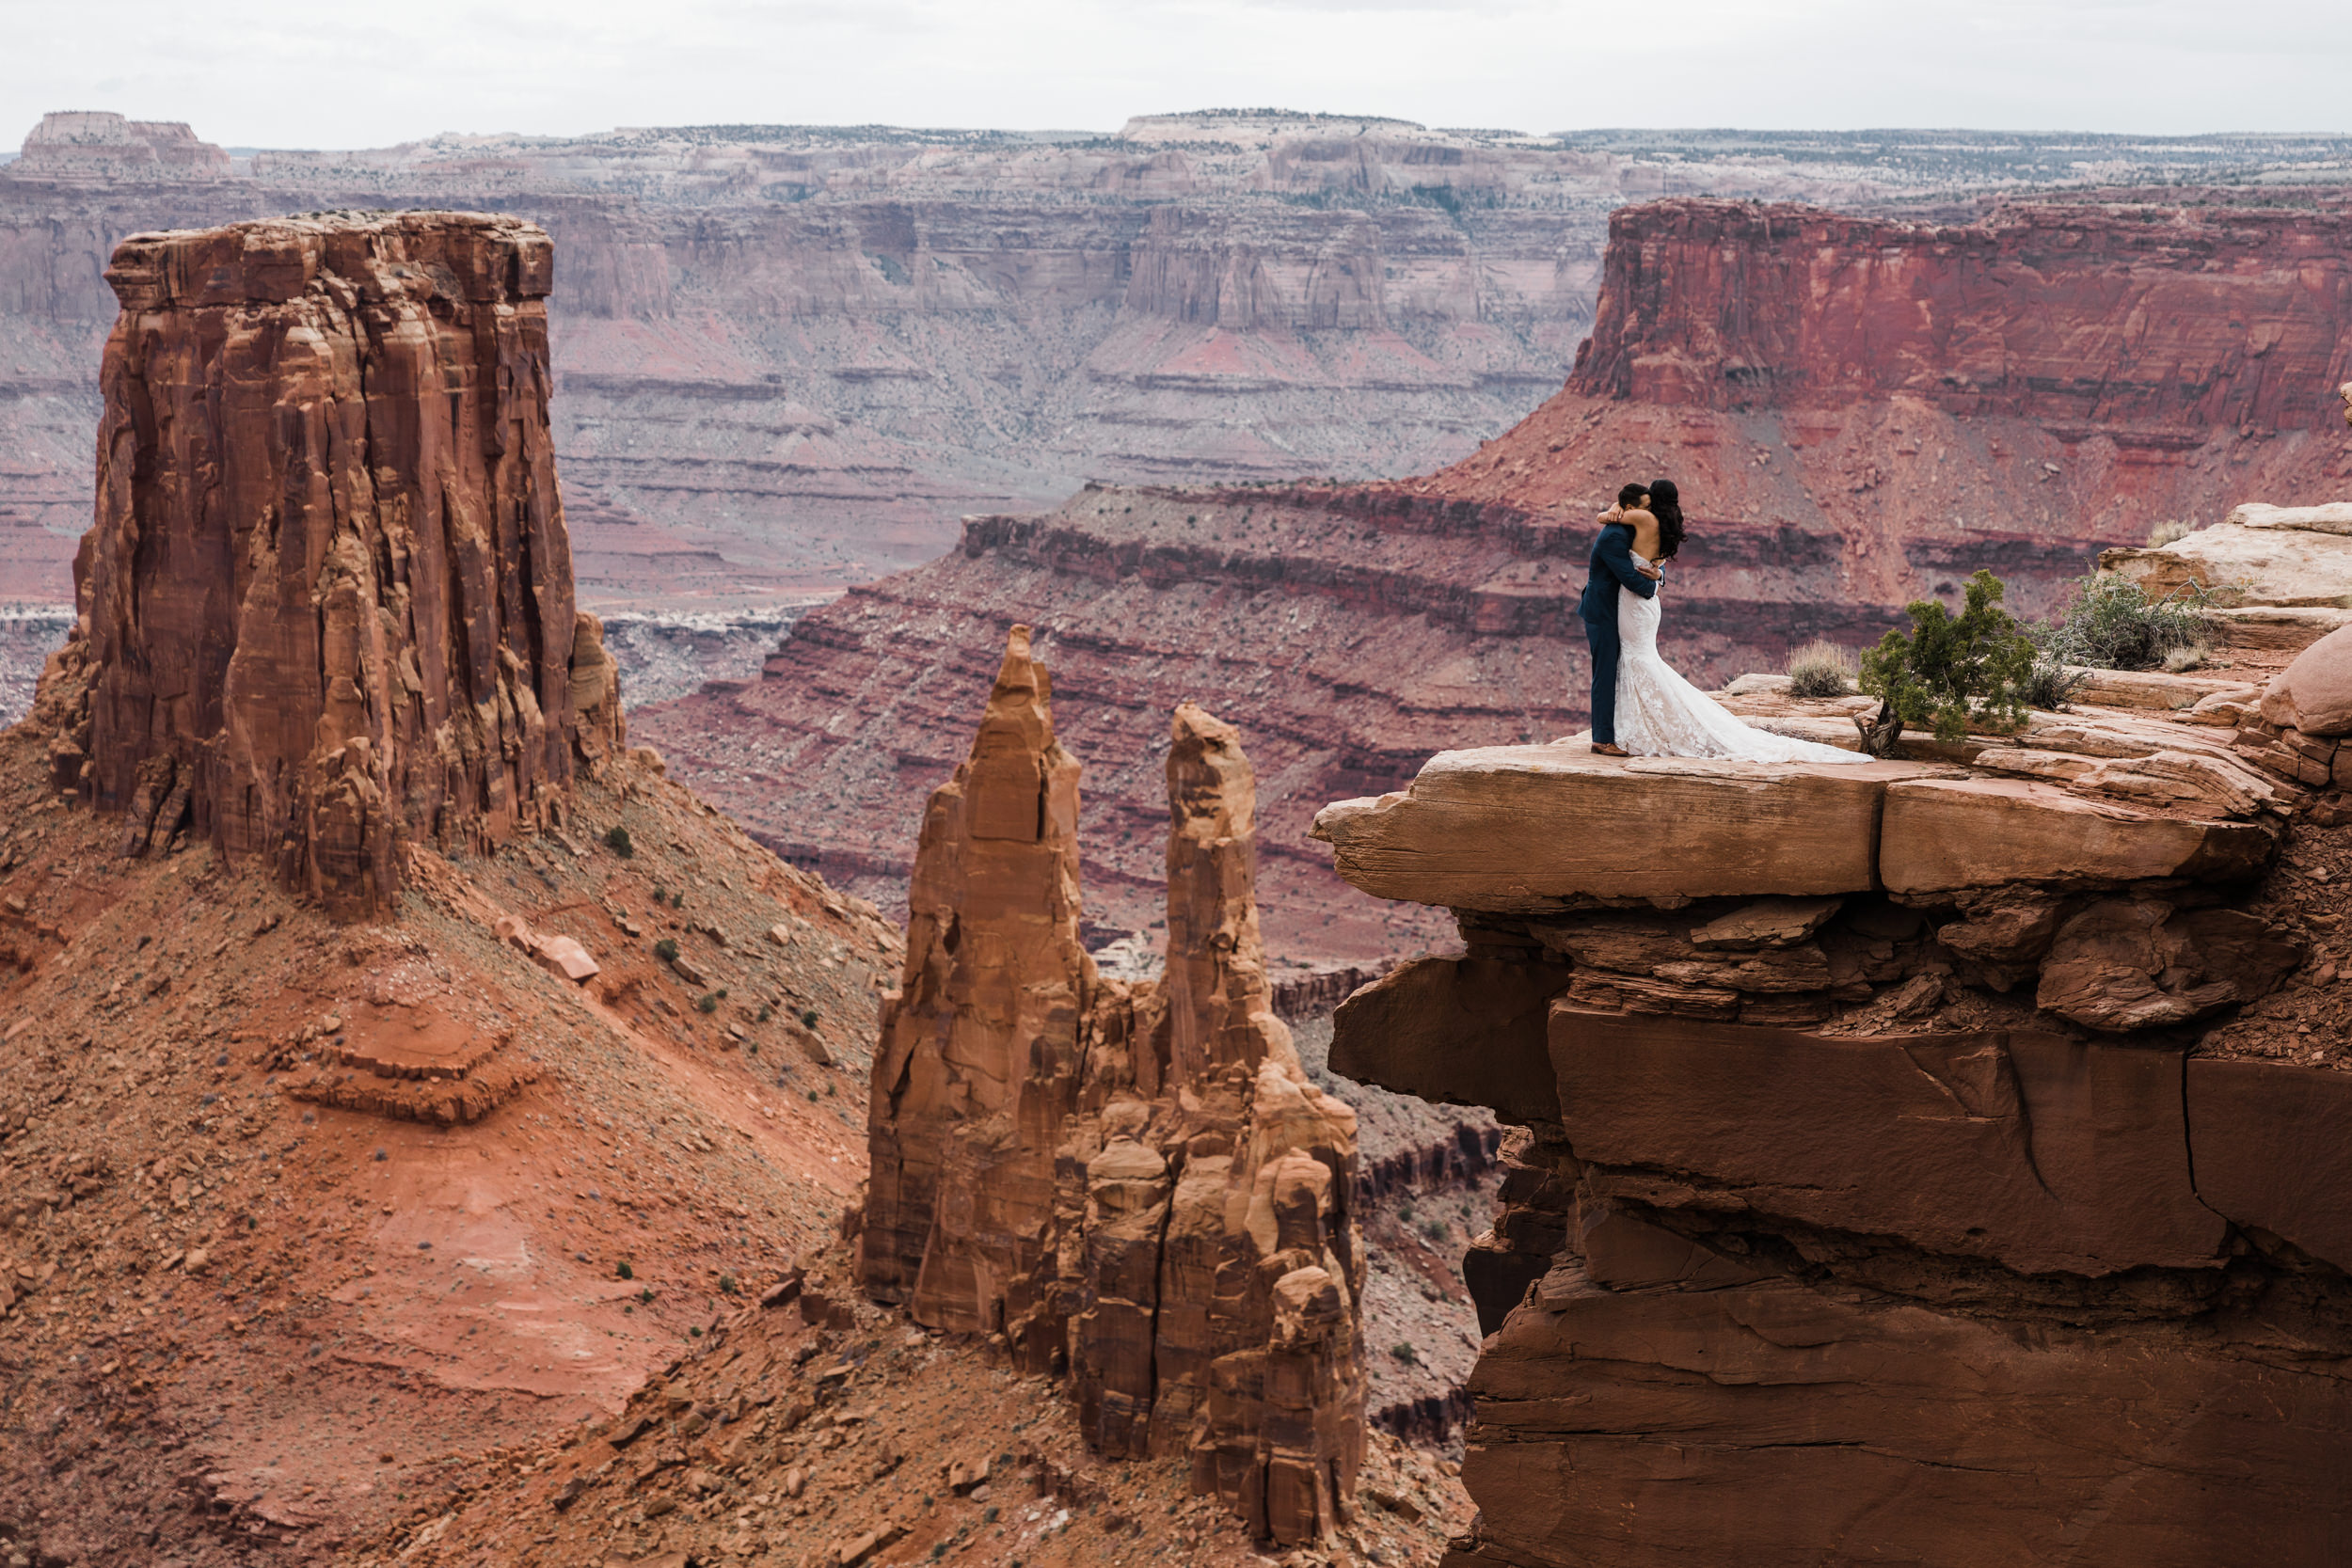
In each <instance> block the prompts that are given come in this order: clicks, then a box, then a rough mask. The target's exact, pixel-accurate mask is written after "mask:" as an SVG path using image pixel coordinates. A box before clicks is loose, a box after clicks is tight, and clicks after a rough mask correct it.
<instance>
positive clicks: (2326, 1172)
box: [2183, 1056, 2352, 1270]
mask: <svg viewBox="0 0 2352 1568" xmlns="http://www.w3.org/2000/svg"><path fill="white" fill-rule="evenodd" d="M2183 1098H2184V1099H2185V1101H2186V1103H2187V1107H2188V1136H2189V1147H2190V1148H2191V1150H2192V1151H2193V1152H2194V1153H2195V1155H2196V1160H2197V1195H2198V1196H2200V1197H2201V1198H2202V1199H2204V1200H2205V1202H2207V1203H2209V1204H2211V1205H2212V1206H2213V1207H2214V1209H2215V1210H2216V1211H2217V1212H2220V1213H2223V1214H2226V1215H2228V1216H2229V1217H2230V1219H2232V1220H2233V1221H2234V1222H2235V1223H2237V1224H2239V1225H2245V1226H2255V1227H2260V1228H2262V1229H2263V1230H2266V1231H2268V1232H2269V1233H2271V1234H2272V1235H2274V1236H2278V1237H2280V1238H2281V1239H2282V1240H2285V1241H2288V1242H2292V1243H2294V1244H2295V1245H2296V1246H2298V1247H2300V1248H2302V1249H2303V1250H2304V1251H2305V1252H2308V1253H2310V1254H2311V1255H2312V1257H2314V1258H2322V1259H2327V1260H2328V1262H2330V1263H2333V1264H2334V1265H2335V1266H2336V1267H2338V1268H2339V1269H2345V1270H2352V1144H2348V1143H2347V1142H2346V1141H2345V1139H2344V1126H2345V1123H2346V1119H2347V1117H2352V1076H2347V1075H2346V1074H2344V1073H2343V1072H2339V1071H2334V1070H2330V1069H2321V1068H2303V1067H2289V1066H2286V1065H2284V1064H2281V1063H2277V1062H2258V1061H2226V1060H2221V1059H2217V1058H2215V1057H2211V1056H2192V1057H2190V1058H2189V1061H2188V1080H2187V1084H2186V1085H2185V1091H2184V1096H2183Z"/></svg>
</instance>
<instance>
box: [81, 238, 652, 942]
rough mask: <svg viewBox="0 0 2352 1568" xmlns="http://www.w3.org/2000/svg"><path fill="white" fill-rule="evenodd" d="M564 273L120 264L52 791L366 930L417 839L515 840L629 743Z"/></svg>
mask: <svg viewBox="0 0 2352 1568" xmlns="http://www.w3.org/2000/svg"><path fill="white" fill-rule="evenodd" d="M552 260H553V258H552V253H551V250H550V248H549V245H548V239H547V236H546V234H544V233H543V232H542V231H540V230H538V229H537V228H535V227H534V226H532V225H531V224H527V223H521V222H517V221H516V220H513V219H509V218H501V217H485V216H479V215H474V214H452V213H406V214H396V215H379V216H363V215H335V216H325V217H315V218H298V219H273V220H268V221H263V222H256V223H244V224H235V225H231V226H230V227H227V228H223V229H215V230H199V231H189V232H183V233H169V234H143V235H137V236H134V237H133V238H132V239H130V240H127V241H125V242H124V243H123V245H121V247H120V248H119V250H118V251H117V252H116V254H115V259H114V263H113V265H112V266H111V267H110V268H109V269H108V271H107V275H106V276H107V280H108V282H109V283H111V284H112V285H113V287H114V290H115V293H116V295H117V297H118V298H119V301H120V303H121V315H120V318H119V320H118V321H117V323H116V325H115V328H114V331H113V333H112V335H111V336H110V337H109V338H108V339H107V341H106V351H105V359H104V365H103V371H102V372H101V384H102V388H103V396H104V403H105V412H104V417H103V422H102V424H101V426H100V430H99V448H98V506H97V517H96V522H95V525H94V526H93V527H92V529H91V531H90V532H89V533H88V535H87V537H86V538H85V539H84V541H83V544H82V547H81V551H80V554H79V556H78V557H77V558H76V561H75V563H74V584H75V594H76V597H77V600H78V605H77V611H78V616H79V625H78V626H77V628H76V632H75V634H74V636H73V638H72V641H70V643H69V645H68V647H67V648H66V650H65V652H64V653H63V654H62V655H61V656H60V658H59V663H58V666H57V668H56V672H55V673H56V675H57V676H59V677H60V678H59V679H58V680H57V681H56V682H55V683H53V684H54V685H55V686H56V691H55V693H54V694H53V696H52V697H51V698H50V699H49V700H48V701H49V704H50V706H49V711H48V712H47V714H46V718H47V719H48V720H49V721H50V723H51V727H52V728H53V729H54V730H56V732H57V733H58V739H57V740H56V743H55V746H54V749H53V763H54V770H55V777H56V783H57V784H58V785H59V786H60V787H61V788H65V789H71V790H75V791H77V792H79V793H80V794H81V795H82V796H83V797H84V798H85V799H86V800H87V802H88V803H90V804H92V805H94V806H95V807H96V808H97V809H98V810H100V811H102V812H106V813H119V814H122V815H123V816H125V819H126V820H125V823H124V828H123V841H122V847H123V849H124V852H126V853H129V854H138V853H143V852H144V851H145V850H146V848H147V847H148V846H149V845H150V844H157V845H160V844H163V843H166V842H167V841H168V840H169V839H170V838H171V836H172V835H173V833H175V832H179V831H180V830H181V829H182V828H183V827H185V828H186V829H187V830H189V831H190V832H192V833H193V834H194V835H195V836H197V837H199V838H205V839H209V840H211V841H212V842H213V843H215V844H216V845H218V846H219V847H221V848H222V849H224V850H226V851H228V852H230V853H231V854H234V855H252V856H260V857H262V858H264V859H265V860H267V861H269V862H270V863H273V864H274V865H275V866H276V868H277V870H278V874H279V876H280V877H281V878H282V879H284V881H285V882H286V883H287V884H288V885H289V886H292V887H297V888H304V889H307V890H309V891H310V893H312V894H314V895H317V896H319V897H320V898H322V899H323V900H324V901H325V903H326V906H327V908H328V909H329V911H332V912H335V913H337V914H339V915H344V916H351V917H358V916H363V915H367V914H370V913H373V912H377V911H382V910H383V909H385V908H386V907H387V906H388V904H389V899H390V897H391V895H392V893H393V890H394V889H395V887H396V886H397V884H398V881H399V865H398V861H397V847H398V846H399V845H400V843H401V842H402V841H403V840H404V839H417V840H431V841H436V842H438V843H441V844H444V845H447V844H485V843H496V842H499V841H501V840H503V839H505V838H507V837H508V836H510V835H511V834H512V833H514V832H516V830H517V829H521V828H525V827H529V826H532V825H534V824H537V823H540V822H543V821H546V820H548V819H549V818H550V817H552V816H556V815H558V814H560V813H561V811H562V810H563V804H562V801H563V792H564V788H565V786H566V785H567V784H569V782H570V781H571V779H572V776H573V768H574V763H575V753H576V752H578V753H579V754H580V755H581V756H585V757H588V758H590V759H591V760H593V759H595V758H597V757H601V756H603V755H606V754H609V753H610V752H612V750H613V749H615V748H617V747H618V745H619V744H620V740H621V728H620V717H619V705H618V701H617V693H616V691H615V689H614V682H613V673H612V664H611V661H610V660H609V659H608V658H607V657H606V656H605V655H604V653H603V650H602V648H601V646H600V644H599V641H598V638H597V637H596V633H595V629H594V626H593V623H592V622H589V621H588V620H587V618H585V617H579V616H577V615H576V612H575V610H574V608H573V602H572V569H571V554H570V546H569V544H568V542H567V539H566V536H565V533H564V514H563V505H562V501H561V499H560V498H559V496H558V492H557V485H556V477H555V467H554V455H553V449H552V447H551V445H550V442H549V438H548V412H547V401H548V386H549V376H548V340H547V310H546V305H545V299H546V295H547V293H548V286H549V281H550V278H551V276H552ZM583 633H584V635H583Z"/></svg>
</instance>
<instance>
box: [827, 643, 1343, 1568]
mask: <svg viewBox="0 0 2352 1568" xmlns="http://www.w3.org/2000/svg"><path fill="white" fill-rule="evenodd" d="M1050 692H1051V686H1050V682H1049V680H1048V678H1047V675H1046V673H1045V671H1044V669H1043V668H1042V667H1041V666H1040V665H1039V664H1038V663H1037V662H1036V661H1035V660H1034V659H1033V658H1032V657H1031V655H1030V650H1029V633H1028V629H1027V628H1026V627H1021V626H1016V627H1015V628H1013V631H1012V635H1011V638H1010V641H1009V645H1008V647H1007V651H1006V656H1005V662H1004V665H1003V668H1002V670H1001V671H1000V673H999V674H998V677H997V682H996V687H995V689H994V691H993V693H992V695H991V696H990V699H989V704H988V709H987V712H986V715H985V716H984V717H983V719H982V721H981V723H980V730H979V734H978V736H977V738H976V740H975V741H974V744H973V750H972V755H971V757H970V758H969V759H968V760H967V761H966V762H965V763H964V764H963V765H962V766H961V768H958V769H957V772H956V775H955V777H954V778H953V779H952V780H950V781H949V782H948V783H947V784H944V785H942V786H941V787H940V789H939V790H938V791H937V792H936V793H935V794H934V795H933V796H932V798H931V802H930V810H929V812H928V813H927V814H926V816H925V819H924V824H923V832H922V847H921V848H920V850H919V852H918V854H917V856H916V861H915V869H914V891H913V893H912V895H911V897H910V905H911V921H910V926H909V932H908V949H907V968H906V974H905V979H904V984H903V986H902V989H901V990H900V991H899V993H898V995H897V996H895V997H893V998H892V999H891V1000H890V1001H889V1002H887V1003H886V1004H885V1006H884V1008H883V1022H882V1052H881V1053H879V1054H878V1055H877V1057H876V1060H875V1078H874V1086H873V1095H872V1099H871V1101H870V1104H871V1112H870V1116H871V1123H870V1132H869V1141H870V1146H871V1148H872V1154H873V1182H872V1187H871V1190H870V1196H869V1197H868V1200H867V1204H866V1228H865V1237H864V1243H863V1244H864V1261H863V1267H864V1271H865V1278H866V1288H867V1289H868V1290H869V1291H871V1292H873V1293H874V1294H876V1295H877V1296H880V1297H882V1298H883V1299H885V1300H891V1301H899V1302H905V1303H907V1304H908V1306H909V1307H910V1308H911V1309H912V1311H913V1312H914V1316H915V1317H916V1319H917V1320H918V1321H921V1322H923V1323H930V1324H931V1325H933V1326H935V1327H940V1328H946V1329H951V1330H959V1331H964V1332H981V1333H990V1334H999V1335H1002V1336H1003V1337H1004V1342H1005V1344H1006V1346H1007V1348H1008V1350H1009V1353H1010V1354H1012V1355H1013V1356H1014V1357H1015V1359H1016V1360H1017V1361H1018V1362H1019V1363H1020V1364H1022V1365H1024V1366H1025V1367H1026V1368H1028V1369H1030V1370H1036V1371H1053V1372H1059V1373H1063V1374H1065V1375H1066V1376H1067V1377H1068V1378H1069V1380H1070V1383H1071V1385H1072V1387H1073V1393H1074V1394H1075V1397H1076V1398H1077V1401H1078V1405H1079V1415H1080V1421H1081V1425H1082V1427H1083V1429H1084V1431H1085V1432H1086V1433H1087V1437H1088V1440H1089V1442H1090V1443H1091V1444H1093V1446H1094V1447H1095V1448H1096V1449H1099V1450H1101V1451H1104V1452H1105V1453H1110V1454H1116V1455H1124V1456H1134V1457H1141V1456H1144V1455H1148V1454H1163V1455H1178V1454H1181V1455H1184V1457H1185V1458H1186V1459H1187V1460H1188V1461H1189V1463H1190V1465H1191V1467H1192V1476H1193V1484H1194V1486H1195V1488H1196V1489H1197V1490H1199V1491H1200V1492H1203V1493H1209V1492H1214V1493H1216V1494H1217V1495H1218V1496H1219V1497H1222V1498H1223V1499H1224V1500H1225V1501H1226V1503H1227V1504H1228V1505H1229V1506H1230V1507H1232V1509H1233V1510H1234V1512H1235V1513H1238V1514H1239V1515H1240V1516H1241V1517H1242V1518H1243V1520H1244V1521H1245V1522H1246V1523H1247V1524H1248V1527H1249V1528H1250V1529H1251V1530H1252V1532H1253V1533H1254V1534H1256V1535H1258V1536H1259V1537H1261V1538H1264V1539H1271V1540H1274V1541H1276V1542H1279V1543H1284V1544H1295V1543H1300V1542H1306V1541H1311V1540H1313V1539H1315V1538H1316V1537H1317V1536H1319V1535H1320V1534H1321V1533H1322V1532H1324V1531H1325V1530H1327V1529H1328V1528H1331V1527H1333V1526H1334V1525H1336V1524H1337V1523H1338V1522H1339V1521H1340V1520H1341V1519H1342V1518H1343V1517H1344V1515H1345V1511H1346V1509H1347V1508H1348V1506H1349V1498H1350V1497H1351V1496H1352V1493H1353V1490H1354V1482H1355V1474H1356V1470H1357V1467H1358V1465H1359V1463H1360V1461H1361V1457H1362V1449H1363V1378H1362V1356H1363V1346H1362V1326H1361V1321H1360V1318H1359V1313H1358V1310H1357V1304H1358V1301H1359V1295H1360V1292H1361V1290H1362V1285H1363V1256H1362V1245H1361V1241H1360V1238H1359V1236H1358V1234H1357V1230H1356V1225H1355V1221H1354V1218H1353V1215H1352V1213H1351V1207H1350V1206H1351V1201H1352V1196H1353V1191H1354V1186H1355V1176H1356V1124H1355V1116H1354V1113H1353V1112H1351V1111H1350V1110H1349V1109H1348V1108H1347V1107H1346V1106H1345V1105H1343V1104H1342V1103H1341V1102H1340V1101H1337V1100H1335V1099H1333V1098H1332V1097H1330V1096H1328V1095H1326V1094H1324V1093H1323V1092H1321V1091H1320V1090H1318V1089H1316V1088H1315V1087H1314V1086H1313V1085H1312V1084H1311V1083H1310V1082H1309V1081H1308V1079H1307V1076H1306V1073H1305V1071H1304V1070H1303V1069H1302V1068H1301V1067H1300V1065H1299V1061H1298V1056H1297V1053H1296V1051H1295V1049H1294V1048H1293V1046H1292V1043H1291V1037H1290V1032H1289V1030H1288V1029H1287V1028H1286V1027H1285V1026H1284V1025H1283V1024H1282V1022H1280V1020H1279V1019H1278V1018H1276V1017H1275V1016H1274V1012H1273V1009H1272V1006H1271V1004H1270V1000H1269V996H1268V990H1267V986H1266V981H1265V972H1264V955H1263V945H1262V943H1261V942H1260V939H1259V935H1258V912H1257V905H1256V900H1255V896H1254V886H1253V884H1254V875H1255V845H1254V841H1253V838H1252V827H1253V819H1254V816H1255V808H1256V781H1255V777H1254V775H1253V773H1252V771H1251V769H1250V767H1249V762H1248V757H1247V756H1245V755H1244V754H1243V752H1242V750H1241V744H1240V735H1239V732H1238V731H1236V730H1235V729H1234V728H1233V727H1232V725H1230V724H1227V723H1224V722H1222V721H1219V720H1217V719H1216V718H1215V717H1213V716H1212V715H1210V714H1208V713H1206V712H1204V711H1203V710H1202V709H1200V707H1198V706H1196V705H1192V704H1190V703H1186V704H1184V705H1182V706H1180V707H1179V708H1178V709H1177V710H1176V715H1175V719H1174V723H1173V727H1172V735H1171V744H1170V748H1169V754H1168V801H1169V817H1170V831H1169V841H1168V955H1167V971H1166V978H1165V979H1164V980H1163V981H1160V982H1145V983H1142V984H1138V985H1128V984H1123V983H1120V982H1118V981H1111V980H1105V979H1103V978H1101V977H1100V976H1098V974H1096V972H1095V969H1094V965H1093V962H1092V960H1091V959H1090V958H1088V956H1087V955H1086V952H1085V950H1084V948H1083V946H1082V945H1081V943H1080V942H1079V938H1078V919H1079V893H1078V879H1077V865H1078V855H1077V839H1076V823H1077V800H1078V770H1079V769H1078V763H1077V762H1076V760H1075V759H1074V758H1073V757H1071V756H1070V754H1069V753H1068V752H1065V751H1064V750H1063V749H1062V748H1061V747H1060V745H1059V744H1058V743H1057V742H1056V741H1055V739H1054V737H1053V727H1052V709H1051V699H1050Z"/></svg>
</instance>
